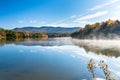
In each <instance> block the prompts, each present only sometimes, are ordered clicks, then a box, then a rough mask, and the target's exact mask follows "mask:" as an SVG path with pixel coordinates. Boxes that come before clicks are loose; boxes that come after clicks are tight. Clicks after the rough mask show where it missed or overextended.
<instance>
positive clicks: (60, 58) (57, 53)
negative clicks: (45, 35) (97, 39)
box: [0, 38, 120, 80]
mask: <svg viewBox="0 0 120 80" xmlns="http://www.w3.org/2000/svg"><path fill="white" fill-rule="evenodd" d="M93 45H94V43H93ZM93 45H88V42H87V43H84V42H79V41H76V40H73V39H71V38H50V39H48V40H40V41H38V40H36V41H34V40H26V41H19V42H6V41H2V42H1V45H0V80H93V75H92V73H91V72H89V71H88V69H87V63H88V61H89V60H90V59H94V60H95V62H96V63H98V62H99V60H101V59H102V60H104V61H105V62H106V64H108V65H109V70H110V71H111V75H113V76H115V77H117V78H118V80H120V52H119V47H118V49H117V48H115V49H114V48H109V47H107V48H106V47H104V48H103V45H106V44H103V45H102V46H101V47H102V48H100V46H99V47H95V46H96V45H95V46H93ZM110 46H111V45H110ZM96 66H97V65H96ZM94 73H95V75H96V77H97V78H101V79H105V76H104V74H103V72H102V70H100V69H99V68H96V69H95V70H94Z"/></svg>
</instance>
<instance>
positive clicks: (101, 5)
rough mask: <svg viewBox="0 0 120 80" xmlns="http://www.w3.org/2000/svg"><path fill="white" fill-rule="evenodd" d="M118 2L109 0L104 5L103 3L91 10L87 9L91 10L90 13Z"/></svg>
mask: <svg viewBox="0 0 120 80" xmlns="http://www.w3.org/2000/svg"><path fill="white" fill-rule="evenodd" d="M118 1H119V0H110V1H109V2H106V3H104V4H100V5H97V6H95V7H93V8H91V9H89V10H91V11H93V10H97V9H100V8H103V7H105V6H109V5H111V4H113V3H116V2H118Z"/></svg>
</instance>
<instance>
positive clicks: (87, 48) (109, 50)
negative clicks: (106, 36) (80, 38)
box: [74, 43, 120, 57]
mask: <svg viewBox="0 0 120 80" xmlns="http://www.w3.org/2000/svg"><path fill="white" fill-rule="evenodd" d="M74 44H75V43H74ZM75 45H78V46H79V47H82V48H84V49H85V51H86V52H94V53H95V54H98V55H99V54H102V55H106V56H108V57H113V56H115V57H119V56H120V51H119V50H117V49H113V48H106V49H104V48H100V47H97V46H92V45H89V44H84V43H79V44H75Z"/></svg>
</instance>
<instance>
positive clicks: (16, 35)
mask: <svg viewBox="0 0 120 80" xmlns="http://www.w3.org/2000/svg"><path fill="white" fill-rule="evenodd" d="M43 37H48V35H47V34H45V33H33V32H22V31H14V30H6V29H3V28H0V39H6V40H15V39H20V38H43Z"/></svg>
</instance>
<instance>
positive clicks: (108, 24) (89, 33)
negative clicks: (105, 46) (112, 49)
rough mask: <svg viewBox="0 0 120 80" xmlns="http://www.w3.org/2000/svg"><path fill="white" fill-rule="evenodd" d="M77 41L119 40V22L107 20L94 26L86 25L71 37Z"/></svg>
mask: <svg viewBox="0 0 120 80" xmlns="http://www.w3.org/2000/svg"><path fill="white" fill-rule="evenodd" d="M71 36H72V37H73V38H79V39H117V38H119V39H120V21H118V20H110V19H109V20H107V21H105V22H98V23H95V24H87V25H86V26H85V28H81V29H79V30H78V31H76V32H74V33H73V34H72V35H71Z"/></svg>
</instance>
